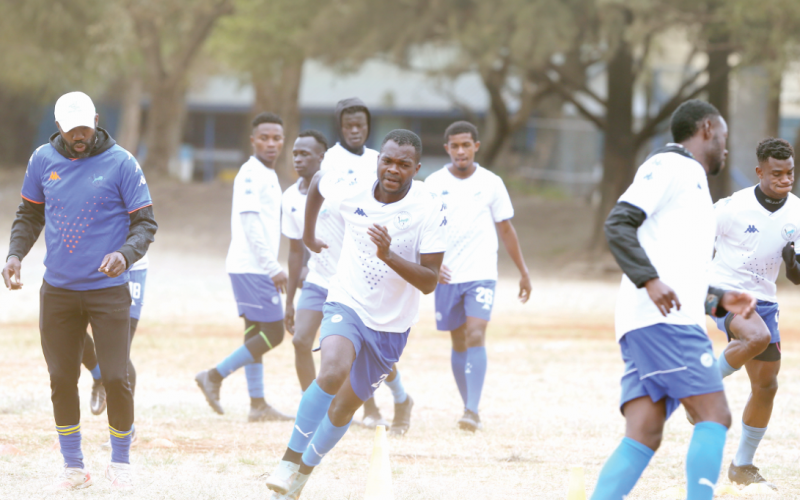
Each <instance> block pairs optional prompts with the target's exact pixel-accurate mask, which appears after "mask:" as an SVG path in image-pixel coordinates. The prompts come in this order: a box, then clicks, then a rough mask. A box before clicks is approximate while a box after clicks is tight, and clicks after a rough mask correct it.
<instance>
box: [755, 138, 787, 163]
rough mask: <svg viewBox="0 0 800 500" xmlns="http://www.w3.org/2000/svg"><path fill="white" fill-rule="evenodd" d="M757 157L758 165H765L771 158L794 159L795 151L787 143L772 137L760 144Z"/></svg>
mask: <svg viewBox="0 0 800 500" xmlns="http://www.w3.org/2000/svg"><path fill="white" fill-rule="evenodd" d="M756 156H757V157H758V163H765V162H767V161H768V160H769V159H770V158H775V159H776V160H788V159H789V158H794V149H793V148H792V145H791V144H789V143H788V142H787V141H784V140H783V139H776V138H774V137H770V138H768V139H764V140H763V141H761V142H759V143H758V147H757V148H756Z"/></svg>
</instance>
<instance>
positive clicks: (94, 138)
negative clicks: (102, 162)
mask: <svg viewBox="0 0 800 500" xmlns="http://www.w3.org/2000/svg"><path fill="white" fill-rule="evenodd" d="M96 142H97V134H96V133H95V134H94V135H93V136H92V138H91V139H89V140H88V141H75V142H73V143H72V144H67V143H66V141H64V145H65V146H66V150H67V152H68V153H69V154H70V156H71V157H72V158H77V159H82V158H87V157H88V156H89V155H90V154H91V152H92V148H93V147H94V145H95V143H96ZM78 144H83V145H84V146H85V147H84V148H83V152H81V153H79V152H77V151H75V146H77V145H78Z"/></svg>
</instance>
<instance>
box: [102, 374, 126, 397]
mask: <svg viewBox="0 0 800 500" xmlns="http://www.w3.org/2000/svg"><path fill="white" fill-rule="evenodd" d="M102 377H103V387H105V388H106V392H107V393H115V392H117V391H123V392H124V391H129V390H130V385H129V384H128V374H127V371H126V372H125V373H124V374H121V373H120V374H110V375H108V376H106V374H105V372H103V374H102Z"/></svg>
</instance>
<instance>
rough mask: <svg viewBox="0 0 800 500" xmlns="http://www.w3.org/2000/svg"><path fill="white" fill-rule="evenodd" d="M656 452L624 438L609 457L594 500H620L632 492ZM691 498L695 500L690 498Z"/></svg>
mask: <svg viewBox="0 0 800 500" xmlns="http://www.w3.org/2000/svg"><path fill="white" fill-rule="evenodd" d="M654 454H655V452H654V451H653V450H651V449H650V448H648V447H647V446H645V445H643V444H642V443H640V442H638V441H635V440H633V439H631V438H628V437H626V438H622V442H621V443H620V444H619V446H618V447H617V449H616V450H614V453H612V454H611V456H610V457H608V460H607V461H606V464H605V465H604V466H603V470H601V471H600V477H599V478H598V479H597V486H596V487H595V489H594V493H592V500H620V499H622V498H625V496H626V495H627V494H628V493H630V492H631V490H632V489H633V487H634V486H635V485H636V481H638V480H639V477H641V475H642V472H644V470H645V468H647V464H649V463H650V459H651V458H653V455H654ZM689 498H694V497H692V496H689Z"/></svg>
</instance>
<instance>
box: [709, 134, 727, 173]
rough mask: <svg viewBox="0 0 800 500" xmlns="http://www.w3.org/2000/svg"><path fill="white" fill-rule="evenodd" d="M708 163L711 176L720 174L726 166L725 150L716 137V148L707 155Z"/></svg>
mask: <svg viewBox="0 0 800 500" xmlns="http://www.w3.org/2000/svg"><path fill="white" fill-rule="evenodd" d="M706 163H707V164H708V174H709V175H717V174H719V173H720V172H721V171H722V168H723V167H724V166H725V148H724V147H722V144H720V141H719V139H718V138H717V137H716V136H715V137H714V148H713V149H711V150H710V151H708V153H707V154H706Z"/></svg>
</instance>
